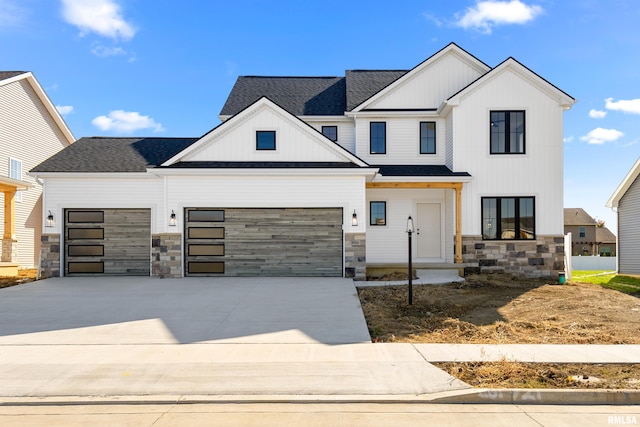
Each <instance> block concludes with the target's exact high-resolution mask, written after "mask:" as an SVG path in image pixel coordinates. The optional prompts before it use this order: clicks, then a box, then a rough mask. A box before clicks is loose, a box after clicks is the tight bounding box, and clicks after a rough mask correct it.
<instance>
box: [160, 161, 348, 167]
mask: <svg viewBox="0 0 640 427" xmlns="http://www.w3.org/2000/svg"><path fill="white" fill-rule="evenodd" d="M167 167H169V168H208V169H249V168H262V169H273V168H296V169H324V168H357V167H360V166H358V165H356V164H355V163H352V162H178V163H174V164H173V165H170V166H167Z"/></svg>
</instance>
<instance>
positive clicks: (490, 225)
mask: <svg viewBox="0 0 640 427" xmlns="http://www.w3.org/2000/svg"><path fill="white" fill-rule="evenodd" d="M535 223H536V218H535V197H483V198H482V238H483V239H484V240H533V239H535V238H536V231H535Z"/></svg>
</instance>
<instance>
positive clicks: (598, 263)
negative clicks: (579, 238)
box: [571, 256, 616, 271]
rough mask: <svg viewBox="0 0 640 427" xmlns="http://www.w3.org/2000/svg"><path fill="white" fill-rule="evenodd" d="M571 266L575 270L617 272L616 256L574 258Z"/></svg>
mask: <svg viewBox="0 0 640 427" xmlns="http://www.w3.org/2000/svg"><path fill="white" fill-rule="evenodd" d="M571 266H572V267H573V269H574V270H607V271H616V257H614V256H572V257H571Z"/></svg>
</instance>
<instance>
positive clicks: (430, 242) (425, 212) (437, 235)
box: [416, 203, 442, 259]
mask: <svg viewBox="0 0 640 427" xmlns="http://www.w3.org/2000/svg"><path fill="white" fill-rule="evenodd" d="M416 234H417V258H438V259H441V258H442V232H441V214H440V203H418V223H417V226H416Z"/></svg>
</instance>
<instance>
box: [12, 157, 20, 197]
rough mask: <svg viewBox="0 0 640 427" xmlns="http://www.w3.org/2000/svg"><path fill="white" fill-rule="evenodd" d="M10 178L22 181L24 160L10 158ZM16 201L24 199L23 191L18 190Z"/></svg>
mask: <svg viewBox="0 0 640 427" xmlns="http://www.w3.org/2000/svg"><path fill="white" fill-rule="evenodd" d="M9 178H11V179H17V180H20V181H22V162H21V161H20V160H17V159H11V158H9ZM15 201H16V202H21V201H22V191H20V190H18V191H16V195H15Z"/></svg>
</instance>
